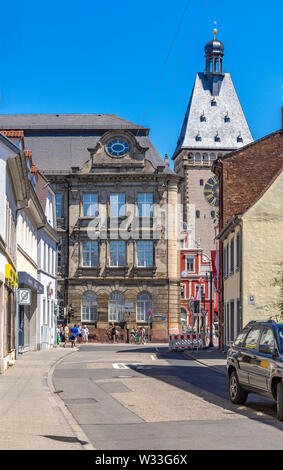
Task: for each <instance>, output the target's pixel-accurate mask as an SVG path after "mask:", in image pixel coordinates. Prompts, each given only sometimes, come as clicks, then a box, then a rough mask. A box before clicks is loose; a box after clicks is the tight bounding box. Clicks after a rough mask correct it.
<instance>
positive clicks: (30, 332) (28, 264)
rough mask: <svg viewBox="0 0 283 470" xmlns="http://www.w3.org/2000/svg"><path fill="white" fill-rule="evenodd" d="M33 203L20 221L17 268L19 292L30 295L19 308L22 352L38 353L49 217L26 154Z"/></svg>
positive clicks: (21, 213)
mask: <svg viewBox="0 0 283 470" xmlns="http://www.w3.org/2000/svg"><path fill="white" fill-rule="evenodd" d="M25 157H26V165H27V174H28V189H29V199H28V203H27V205H25V206H24V207H22V209H21V210H20V211H19V214H18V220H17V268H18V278H19V288H22V289H27V290H29V291H30V303H29V304H26V305H19V352H25V351H28V350H30V349H38V334H37V314H38V311H37V303H38V294H43V292H44V288H43V285H42V284H41V283H40V282H39V281H38V279H37V277H38V264H37V263H38V254H37V231H38V230H39V229H40V228H42V227H44V225H45V223H46V217H45V214H44V211H43V209H42V207H41V204H40V202H39V199H38V197H37V194H36V176H35V174H34V173H32V171H31V169H32V157H31V152H30V151H25Z"/></svg>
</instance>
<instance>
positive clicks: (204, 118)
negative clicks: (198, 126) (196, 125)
mask: <svg viewBox="0 0 283 470" xmlns="http://www.w3.org/2000/svg"><path fill="white" fill-rule="evenodd" d="M200 121H201V122H205V121H206V117H205V115H204V111H203V113H202V115H201V116H200Z"/></svg>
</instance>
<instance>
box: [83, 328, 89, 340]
mask: <svg viewBox="0 0 283 470" xmlns="http://www.w3.org/2000/svg"><path fill="white" fill-rule="evenodd" d="M88 334H89V329H88V327H87V326H86V325H85V326H84V328H83V339H84V342H85V344H86V343H87V342H88Z"/></svg>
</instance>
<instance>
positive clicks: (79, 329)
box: [78, 325, 82, 343]
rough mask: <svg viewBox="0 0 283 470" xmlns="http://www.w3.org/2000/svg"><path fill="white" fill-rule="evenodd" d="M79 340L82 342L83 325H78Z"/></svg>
mask: <svg viewBox="0 0 283 470" xmlns="http://www.w3.org/2000/svg"><path fill="white" fill-rule="evenodd" d="M78 340H79V342H80V343H81V342H82V326H81V325H78Z"/></svg>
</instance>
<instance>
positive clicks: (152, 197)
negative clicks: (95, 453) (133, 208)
mask: <svg viewBox="0 0 283 470" xmlns="http://www.w3.org/2000/svg"><path fill="white" fill-rule="evenodd" d="M141 195H151V199H152V201H151V203H147V202H146V203H141V204H142V207H143V205H150V204H151V210H150V215H149V216H148V215H145V216H144V215H140V210H139V209H140V203H139V196H141ZM136 203H137V211H138V217H139V218H141V219H152V218H153V209H154V193H153V192H149V191H139V192H138V193H137V199H136Z"/></svg>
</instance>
